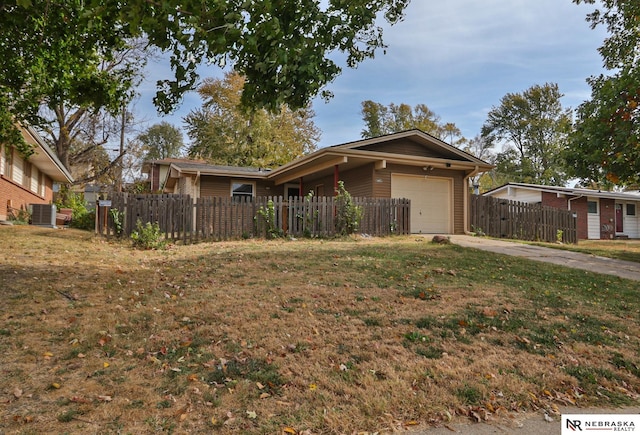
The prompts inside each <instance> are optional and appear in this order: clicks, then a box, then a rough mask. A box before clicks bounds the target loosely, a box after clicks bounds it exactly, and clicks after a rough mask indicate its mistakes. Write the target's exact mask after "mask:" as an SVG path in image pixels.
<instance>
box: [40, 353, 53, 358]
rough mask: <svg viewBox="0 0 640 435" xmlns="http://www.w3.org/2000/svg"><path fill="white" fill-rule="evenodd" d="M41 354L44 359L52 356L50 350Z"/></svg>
mask: <svg viewBox="0 0 640 435" xmlns="http://www.w3.org/2000/svg"><path fill="white" fill-rule="evenodd" d="M42 356H43V357H44V358H45V359H49V358H51V357H52V356H53V353H51V352H45V353H43V354H42Z"/></svg>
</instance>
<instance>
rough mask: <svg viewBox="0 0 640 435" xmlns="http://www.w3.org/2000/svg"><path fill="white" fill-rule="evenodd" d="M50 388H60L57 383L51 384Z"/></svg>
mask: <svg viewBox="0 0 640 435" xmlns="http://www.w3.org/2000/svg"><path fill="white" fill-rule="evenodd" d="M51 387H52V388H55V389H56V390H57V389H58V388H60V384H59V383H57V382H53V383H52V384H51Z"/></svg>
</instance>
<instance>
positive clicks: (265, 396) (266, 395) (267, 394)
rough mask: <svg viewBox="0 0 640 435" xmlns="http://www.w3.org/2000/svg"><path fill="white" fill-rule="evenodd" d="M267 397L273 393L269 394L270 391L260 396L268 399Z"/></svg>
mask: <svg viewBox="0 0 640 435" xmlns="http://www.w3.org/2000/svg"><path fill="white" fill-rule="evenodd" d="M267 397H271V394H269V393H262V394H261V395H260V398H261V399H266V398H267Z"/></svg>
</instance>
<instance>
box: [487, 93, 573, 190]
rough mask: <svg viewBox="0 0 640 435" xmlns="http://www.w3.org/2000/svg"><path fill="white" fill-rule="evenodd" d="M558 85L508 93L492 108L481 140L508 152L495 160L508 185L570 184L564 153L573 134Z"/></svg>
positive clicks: (568, 112)
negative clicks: (567, 141) (513, 183)
mask: <svg viewBox="0 0 640 435" xmlns="http://www.w3.org/2000/svg"><path fill="white" fill-rule="evenodd" d="M561 98H562V94H561V93H560V90H559V89H558V85H557V84H550V83H546V84H545V85H542V86H541V85H534V86H532V87H531V88H529V89H527V90H526V91H524V92H522V93H515V94H512V93H509V94H507V95H505V96H504V97H502V99H501V100H500V105H499V106H498V107H493V108H492V109H491V110H490V111H489V114H488V115H487V120H486V121H485V123H484V125H483V126H482V137H483V139H484V140H485V141H487V142H489V143H491V144H494V145H496V144H498V145H502V148H503V149H504V150H505V151H503V152H501V153H499V154H498V155H497V156H496V162H495V163H496V166H497V168H496V172H497V173H498V174H501V175H503V176H504V178H506V180H507V181H512V182H523V183H536V184H545V185H559V186H561V185H564V184H565V182H566V181H567V180H568V175H567V169H566V165H565V163H564V161H563V159H562V158H561V157H562V156H561V154H562V153H561V150H562V149H563V146H564V145H565V143H566V140H567V137H568V135H569V133H570V132H571V110H570V109H563V108H562V104H561V102H560V99H561Z"/></svg>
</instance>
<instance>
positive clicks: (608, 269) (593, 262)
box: [451, 235, 640, 281]
mask: <svg viewBox="0 0 640 435" xmlns="http://www.w3.org/2000/svg"><path fill="white" fill-rule="evenodd" d="M451 242H452V243H454V244H456V245H460V246H464V247H466V248H476V249H481V250H483V251H490V252H496V253H499V254H505V255H512V256H514V257H523V258H528V259H529V260H534V261H542V262H545V263H553V264H558V265H560V266H566V267H573V268H575V269H583V270H588V271H590V272H596V273H603V274H607V275H615V276H618V277H620V278H626V279H632V280H635V281H640V263H634V262H632V261H623V260H614V259H612V258H605V257H598V256H595V255H590V254H582V253H579V252H571V251H566V250H563V249H554V248H545V247H542V246H536V245H529V244H525V243H519V242H516V241H507V240H497V239H490V238H486V237H472V236H462V235H452V236H451Z"/></svg>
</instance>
